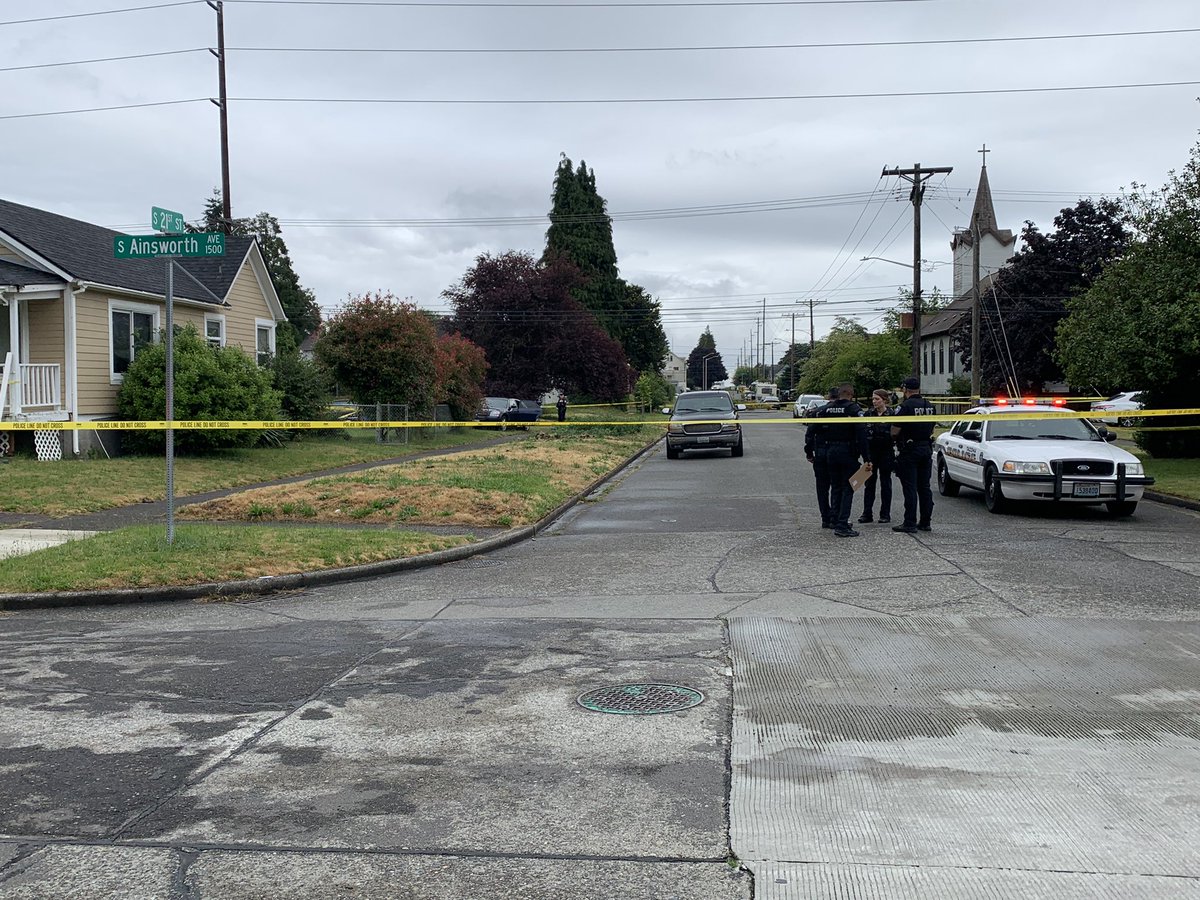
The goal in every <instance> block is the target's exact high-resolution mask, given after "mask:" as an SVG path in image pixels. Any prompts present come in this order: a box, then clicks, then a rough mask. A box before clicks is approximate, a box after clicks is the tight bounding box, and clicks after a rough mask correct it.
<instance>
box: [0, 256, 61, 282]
mask: <svg viewBox="0 0 1200 900" xmlns="http://www.w3.org/2000/svg"><path fill="white" fill-rule="evenodd" d="M0 284H3V285H6V286H7V285H11V286H13V287H25V285H27V284H65V282H64V281H63V280H62V279H61V278H59V277H58V276H57V275H54V274H51V273H50V272H43V271H42V270H41V269H33V268H30V267H29V266H22V265H18V264H17V263H12V262H7V261H5V260H2V259H0Z"/></svg>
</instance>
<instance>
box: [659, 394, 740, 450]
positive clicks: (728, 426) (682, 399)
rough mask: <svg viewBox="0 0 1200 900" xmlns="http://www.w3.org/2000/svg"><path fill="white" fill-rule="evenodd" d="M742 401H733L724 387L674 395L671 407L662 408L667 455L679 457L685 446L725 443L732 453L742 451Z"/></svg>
mask: <svg viewBox="0 0 1200 900" xmlns="http://www.w3.org/2000/svg"><path fill="white" fill-rule="evenodd" d="M745 409H746V404H745V403H738V404H736V405H735V404H734V402H733V401H732V400H731V399H730V398H729V394H727V393H726V392H725V391H688V392H687V393H686V394H681V395H679V396H678V397H676V398H675V406H674V408H664V409H663V413H664V414H666V415H669V416H670V417H671V419H670V421H669V422H668V423H667V459H679V456H680V454H682V453H683V451H684V450H712V449H714V448H721V447H727V448H728V449H729V453H730V455H731V456H741V455H742V454H743V452H744V447H743V442H742V426H741V425H740V424H738V413H739V412H740V411H744V410H745Z"/></svg>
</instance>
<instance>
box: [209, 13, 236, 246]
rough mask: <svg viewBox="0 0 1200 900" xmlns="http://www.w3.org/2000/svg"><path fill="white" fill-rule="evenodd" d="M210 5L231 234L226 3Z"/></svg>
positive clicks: (225, 226)
mask: <svg viewBox="0 0 1200 900" xmlns="http://www.w3.org/2000/svg"><path fill="white" fill-rule="evenodd" d="M208 5H209V6H210V7H212V8H213V9H214V10H216V13H217V49H216V51H212V50H210V51H209V52H210V53H212V54H213V55H214V56H215V57H216V58H217V80H218V85H217V90H218V91H219V92H220V93H219V96H220V99H219V100H217V101H215V102H216V104H217V108H218V109H220V110H221V217H222V219H223V220H224V221H223V222H222V223H221V230H222V231H223V232H225V233H226V234H229V233H230V231H231V229H232V228H233V212H232V210H233V204H232V201H231V200H230V199H229V98H228V97H227V96H226V94H225V4H224V3H223V2H222V0H208Z"/></svg>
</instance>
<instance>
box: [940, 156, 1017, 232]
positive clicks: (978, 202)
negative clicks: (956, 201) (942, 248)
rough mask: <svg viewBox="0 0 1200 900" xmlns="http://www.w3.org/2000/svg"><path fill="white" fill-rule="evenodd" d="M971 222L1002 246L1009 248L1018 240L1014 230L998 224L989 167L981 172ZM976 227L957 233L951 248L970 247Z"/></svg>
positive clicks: (984, 167)
mask: <svg viewBox="0 0 1200 900" xmlns="http://www.w3.org/2000/svg"><path fill="white" fill-rule="evenodd" d="M971 222H972V223H975V222H978V227H979V234H980V235H985V234H990V235H991V236H992V237H994V238H995V239H996V240H998V241H999V242H1000V243H1001V244H1003V245H1004V246H1005V247H1007V246H1008V245H1009V244H1011V243H1013V242H1014V241H1015V240H1016V239H1017V238H1016V235H1014V234H1013V233H1012V229H1009V228H1003V229H1002V228H1001V227H1000V226H999V224H997V222H996V206H995V204H994V203H993V202H992V185H991V183H990V182H989V181H988V174H987V166H983V167H982V168H981V169H980V170H979V186H978V187H977V188H976V189H975V206H974V208H973V209H972V210H971ZM974 230H975V227H974V225H972V226H970V227H968V228H966V229H964V230H963V231H958V232H955V234H954V237H953V238H952V239H951V240H950V248H951V249H952V250H953V249H957V248H958V245H959V244H965V245H966V246H968V247H970V246H971V243H972V241H973V239H974V238H973V232H974Z"/></svg>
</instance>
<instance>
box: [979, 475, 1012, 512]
mask: <svg viewBox="0 0 1200 900" xmlns="http://www.w3.org/2000/svg"><path fill="white" fill-rule="evenodd" d="M983 505H984V506H986V507H987V510H988V512H990V513H996V514H997V515H999V514H1000V513H1002V512H1004V511H1005V510H1006V509H1007V507H1008V501H1007V500H1005V499H1004V491H1003V489H1002V488H1001V487H1000V479H999V478H997V477H996V470H995V469H994V468H992V467H991V466H988V467H987V469H985V470H984V473H983Z"/></svg>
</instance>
